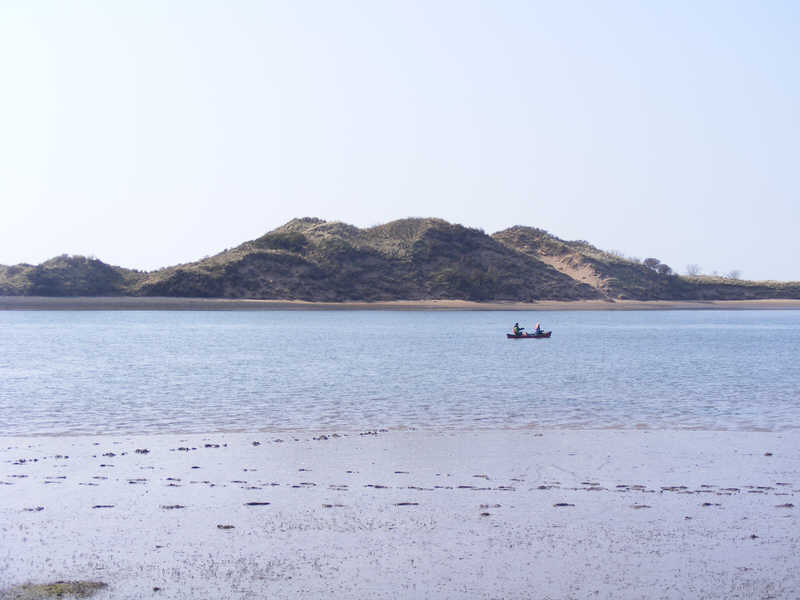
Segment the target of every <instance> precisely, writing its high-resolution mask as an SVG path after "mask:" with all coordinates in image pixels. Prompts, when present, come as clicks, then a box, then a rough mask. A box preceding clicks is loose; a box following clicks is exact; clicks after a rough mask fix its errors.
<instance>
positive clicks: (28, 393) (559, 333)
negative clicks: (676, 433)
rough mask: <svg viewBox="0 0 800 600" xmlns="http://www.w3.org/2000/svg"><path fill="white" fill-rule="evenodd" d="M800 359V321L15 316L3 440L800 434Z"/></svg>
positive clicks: (728, 314) (5, 366)
mask: <svg viewBox="0 0 800 600" xmlns="http://www.w3.org/2000/svg"><path fill="white" fill-rule="evenodd" d="M535 319H540V320H542V322H543V325H544V326H545V327H546V328H547V329H552V330H553V337H552V338H551V339H549V340H507V339H506V338H505V332H506V331H507V330H509V329H510V326H511V325H512V324H513V322H514V320H521V323H522V324H523V325H527V326H528V327H529V328H531V327H532V326H533V324H534V323H535ZM523 321H524V322H523ZM798 350H800V311H657V312H650V311H646V312H645V311H642V312H633V311H632V312H601V311H598V312H583V311H575V312H572V311H556V312H542V313H510V312H488V311H487V312H439V311H423V312H419V311H408V312H404V311H330V312H329V311H264V312H82V311H76V312H72V311H53V312H47V311H31V312H15V311H11V312H0V435H2V434H5V435H28V434H75V433H158V432H165V433H166V432H181V431H187V432H189V431H193V432H203V431H232V430H281V429H298V428H302V429H307V428H312V429H346V430H356V429H364V428H377V427H387V428H397V427H416V428H434V429H439V428H466V429H471V428H482V427H488V428H497V427H501V428H505V427H511V428H517V427H543V428H544V427H575V428H607V427H619V428H637V427H649V428H658V429H663V428H670V429H672V428H678V429H685V428H698V429H734V430H752V429H764V430H787V429H795V428H798V427H800V366H798V361H797V356H798Z"/></svg>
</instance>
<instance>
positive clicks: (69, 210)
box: [0, 0, 800, 280]
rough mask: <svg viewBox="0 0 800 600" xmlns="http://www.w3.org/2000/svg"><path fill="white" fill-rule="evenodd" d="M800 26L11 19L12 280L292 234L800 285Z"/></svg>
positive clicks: (759, 11)
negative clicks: (529, 251)
mask: <svg viewBox="0 0 800 600" xmlns="http://www.w3.org/2000/svg"><path fill="white" fill-rule="evenodd" d="M799 57H800V3H798V2H794V1H787V2H779V1H764V2H750V1H747V2H737V1H735V0H726V1H723V2H711V1H706V2H704V1H698V0H691V1H680V0H669V1H667V0H664V1H660V2H659V1H656V0H652V1H642V2H634V1H629V2H623V1H608V2H604V1H599V0H598V1H590V2H569V1H565V2H551V1H549V0H548V1H542V2H535V1H530V2H514V1H488V0H487V1H485V2H471V1H469V0H457V1H452V2H450V1H436V0H426V1H421V2H413V1H410V0H401V1H400V0H399V1H381V0H365V1H363V2H349V1H334V0H327V1H319V2H315V1H310V0H309V1H302V0H292V1H290V0H287V1H285V2H284V1H281V2H277V1H276V2H269V1H266V0H262V1H253V2H250V1H244V0H240V1H236V0H228V1H222V0H220V1H216V2H207V1H199V0H186V1H169V0H137V1H135V2H122V1H117V2H113V1H108V2H96V1H94V0H93V1H77V0H72V1H70V0H59V1H50V2H48V1H46V0H40V1H35V2H34V1H31V2H28V1H22V0H20V1H14V0H6V1H4V2H2V3H0V264H13V263H17V262H23V261H24V262H32V263H38V262H40V261H42V260H45V259H47V258H50V257H52V256H54V255H57V254H61V253H69V254H93V255H96V256H97V257H98V258H100V259H101V260H104V261H106V262H109V263H112V264H118V265H122V266H126V267H132V268H140V269H153V268H157V267H161V266H166V265H170V264H174V263H177V262H185V261H189V260H195V259H198V258H201V257H202V256H204V255H207V254H214V253H216V252H218V251H220V250H222V249H224V248H226V247H229V246H233V245H236V244H238V243H240V242H242V241H245V240H248V239H252V238H255V237H257V236H259V235H261V234H263V233H264V232H266V231H268V230H270V229H273V228H275V227H277V226H279V225H281V224H283V223H284V222H286V221H287V220H289V219H291V218H293V217H299V216H317V217H321V218H324V219H329V220H340V221H345V222H348V223H352V224H354V225H357V226H370V225H376V224H379V223H384V222H387V221H391V220H394V219H397V218H403V217H407V216H434V217H441V218H443V219H446V220H448V221H451V222H455V223H462V224H464V225H468V226H472V227H481V228H483V229H484V230H485V231H486V232H487V233H492V232H494V231H498V230H500V229H504V228H506V227H509V226H511V225H515V224H522V225H531V226H536V227H541V228H544V229H547V230H548V231H550V232H551V233H553V234H555V235H557V236H559V237H561V238H565V239H585V240H588V241H590V242H591V243H593V244H595V245H597V246H599V247H601V248H604V249H613V250H619V251H621V252H623V253H624V254H626V255H629V256H638V257H641V258H644V257H648V256H654V257H656V258H659V259H661V260H662V261H664V262H666V263H667V264H669V265H671V266H672V267H673V268H674V269H675V270H677V271H679V272H684V271H685V268H686V265H687V264H689V263H696V264H698V265H700V266H701V267H702V269H703V271H704V272H712V271H715V270H716V271H719V272H721V273H724V272H727V271H729V270H732V269H740V270H741V271H742V273H743V275H744V277H745V278H749V279H770V278H771V279H784V280H788V279H793V280H800V261H798V257H800V235H799V234H798V226H800V195H799V194H798V190H799V189H800V185H799V184H798V173H800V160H799V159H800V152H798V141H799V140H800V125H799V124H798V112H799V111H800V108H798V107H800V58H799Z"/></svg>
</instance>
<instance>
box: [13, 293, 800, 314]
mask: <svg viewBox="0 0 800 600" xmlns="http://www.w3.org/2000/svg"><path fill="white" fill-rule="evenodd" d="M798 309H800V300H780V299H772V300H647V301H644V300H571V301H567V300H564V301H558V300H540V301H536V302H500V301H492V302H472V301H468V300H392V301H385V302H355V301H353V302H306V301H304V300H254V299H241V298H240V299H234V298H163V297H133V296H118V297H43V296H0V310H471V311H472V310H492V311H540V310H541V311H551V310H798Z"/></svg>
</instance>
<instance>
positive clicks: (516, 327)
mask: <svg viewBox="0 0 800 600" xmlns="http://www.w3.org/2000/svg"><path fill="white" fill-rule="evenodd" d="M523 329H525V328H524V327H520V326H519V323H514V327H512V328H511V331H512V332H513V333H514V335H515V336H516V337H519V336H521V335H522V330H523Z"/></svg>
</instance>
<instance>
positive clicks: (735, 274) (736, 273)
mask: <svg viewBox="0 0 800 600" xmlns="http://www.w3.org/2000/svg"><path fill="white" fill-rule="evenodd" d="M725 277H727V278H728V279H736V280H739V279H741V278H742V272H741V271H740V270H739V269H732V270H730V271H728V274H727V275H725Z"/></svg>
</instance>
